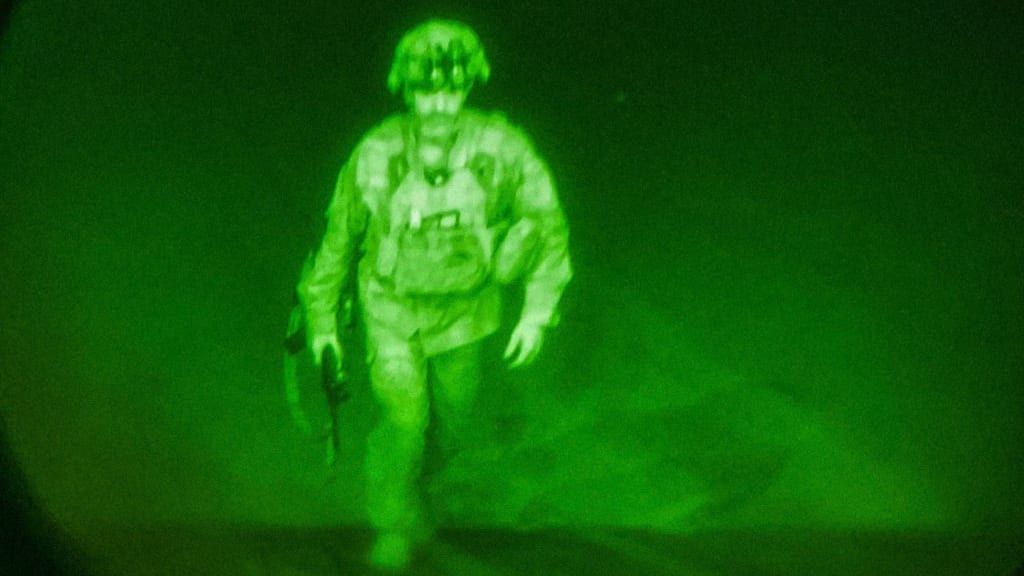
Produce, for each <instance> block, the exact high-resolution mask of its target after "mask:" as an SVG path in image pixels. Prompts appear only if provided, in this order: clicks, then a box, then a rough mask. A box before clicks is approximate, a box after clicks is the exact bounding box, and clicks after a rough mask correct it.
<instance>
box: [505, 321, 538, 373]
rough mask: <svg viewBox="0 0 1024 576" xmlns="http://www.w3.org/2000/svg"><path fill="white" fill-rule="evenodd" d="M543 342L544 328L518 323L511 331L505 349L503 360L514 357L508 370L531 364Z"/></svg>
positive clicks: (529, 323)
mask: <svg viewBox="0 0 1024 576" xmlns="http://www.w3.org/2000/svg"><path fill="white" fill-rule="evenodd" d="M543 342H544V327H543V326H540V325H539V324H535V323H532V322H522V321H520V322H519V324H518V325H516V327H515V329H514V330H513V331H512V337H511V338H509V341H508V346H506V347H505V360H508V359H510V358H512V357H513V356H514V357H515V358H514V359H513V360H512V363H511V364H509V368H519V367H520V366H527V365H529V364H530V363H532V362H533V360H534V359H535V358H536V357H537V353H538V352H540V347H541V344H542V343H543Z"/></svg>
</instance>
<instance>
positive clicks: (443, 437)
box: [365, 326, 481, 533]
mask: <svg viewBox="0 0 1024 576" xmlns="http://www.w3.org/2000/svg"><path fill="white" fill-rule="evenodd" d="M417 336H418V335H417V334H413V336H412V337H411V338H406V337H402V336H400V335H398V334H396V333H394V332H393V331H390V330H388V329H387V328H386V327H381V326H367V360H368V364H369V367H370V383H371V387H372V389H373V394H374V397H375V399H376V401H377V404H378V406H379V407H380V412H381V414H380V419H379V420H378V422H377V424H376V426H375V427H374V429H373V431H372V432H371V433H370V436H369V438H368V440H367V446H366V462H365V464H366V481H367V484H366V504H367V513H368V517H369V520H370V523H371V524H372V525H373V527H374V528H375V529H377V530H378V531H380V532H400V533H401V532H409V531H413V530H416V529H417V527H418V526H420V525H421V523H422V522H423V521H424V513H423V503H422V496H421V490H420V486H419V480H420V477H421V473H422V466H423V455H424V449H425V445H426V433H427V427H428V425H429V424H430V419H431V412H432V410H431V407H433V414H434V415H435V416H436V417H437V421H436V422H435V423H434V425H435V429H436V432H437V440H438V447H439V448H440V451H441V455H442V456H443V457H444V456H450V455H451V454H453V453H454V452H455V451H456V450H457V449H458V447H459V445H460V444H461V443H462V442H463V441H464V440H465V437H466V435H467V432H468V431H469V427H468V425H467V424H468V419H469V416H470V408H471V406H472V404H473V401H474V399H475V397H476V394H477V390H478V388H479V385H480V378H481V375H480V353H481V344H480V341H476V342H472V343H469V344H464V345H462V346H459V347H457V348H454V349H451V350H448V351H445V352H441V353H437V354H433V355H430V356H427V355H426V354H424V352H423V346H422V344H421V343H420V341H419V339H418V337H417Z"/></svg>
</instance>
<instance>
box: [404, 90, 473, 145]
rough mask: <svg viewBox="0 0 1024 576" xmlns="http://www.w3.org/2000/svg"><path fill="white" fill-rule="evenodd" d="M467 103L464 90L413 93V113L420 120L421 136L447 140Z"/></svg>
mask: <svg viewBox="0 0 1024 576" xmlns="http://www.w3.org/2000/svg"><path fill="white" fill-rule="evenodd" d="M465 101H466V92H465V91H463V90H438V91H436V92H425V91H419V90H417V91H416V92H413V95H412V104H413V112H414V113H415V114H416V118H417V119H418V120H419V127H420V135H421V136H423V137H425V138H428V139H435V138H437V139H440V138H447V137H448V136H449V135H450V134H451V132H452V129H453V128H454V127H455V119H456V118H458V116H459V112H460V111H461V110H462V105H463V103H465Z"/></svg>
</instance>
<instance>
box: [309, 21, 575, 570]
mask: <svg viewBox="0 0 1024 576" xmlns="http://www.w3.org/2000/svg"><path fill="white" fill-rule="evenodd" d="M489 75H490V66H489V64H488V62H487V58H486V57H485V55H484V51H483V47H482V46H481V45H480V42H479V39H478V38H477V35H476V34H475V33H474V32H473V31H472V30H471V29H470V28H468V27H467V26H465V25H464V24H461V23H458V22H453V21H444V20H430V21H428V22H425V23H423V24H421V25H419V26H417V27H416V28H414V29H413V30H411V31H410V32H408V33H407V34H406V35H405V36H404V37H403V38H402V40H401V42H400V43H399V45H398V48H397V50H396V53H395V56H394V62H393V64H392V67H391V72H390V74H389V76H388V88H389V89H390V91H391V92H392V93H393V94H401V95H402V97H403V98H404V100H405V103H406V105H407V107H408V112H407V113H405V114H396V115H394V116H391V117H389V118H387V119H386V120H385V121H384V122H382V123H381V124H379V125H378V126H376V127H375V128H373V129H372V130H371V131H370V132H369V133H368V134H367V135H365V137H364V138H363V139H362V140H361V141H360V143H359V144H358V145H357V147H356V149H355V151H354V152H353V153H352V155H351V157H350V158H349V159H348V161H347V162H346V163H345V165H344V167H343V168H342V169H341V173H340V175H339V177H338V180H337V185H336V187H335V191H334V195H333V197H332V199H331V202H330V205H329V207H328V209H327V218H328V224H327V230H326V233H325V234H324V238H323V241H322V243H321V245H320V247H319V250H318V251H317V253H316V257H315V259H314V260H313V264H312V266H311V267H309V268H308V269H307V271H306V272H305V274H304V275H303V278H302V280H301V281H300V283H299V287H298V293H299V297H300V300H301V302H302V305H303V307H304V310H305V314H306V322H307V324H306V328H307V330H306V332H307V337H308V338H309V346H310V348H311V349H312V351H313V353H314V355H315V357H316V358H317V359H318V360H319V358H320V357H321V353H322V352H323V351H324V349H325V348H326V347H332V348H333V349H334V351H335V352H336V353H337V354H338V357H339V358H340V357H341V354H342V352H343V351H342V350H341V345H340V344H339V340H338V335H337V320H336V318H337V311H338V305H339V295H340V292H341V289H342V287H343V286H344V285H345V284H346V282H348V281H349V280H350V279H349V278H347V277H346V276H347V275H348V270H349V266H348V264H349V263H350V262H351V260H352V259H353V258H356V259H358V267H357V270H356V276H357V278H356V284H357V286H358V295H359V298H358V301H359V313H360V315H361V319H362V321H363V324H364V325H365V328H366V341H367V342H366V344H367V346H366V347H367V362H368V366H369V368H370V380H371V387H372V389H373V393H374V396H375V398H376V400H377V402H378V404H379V406H380V407H381V411H382V417H381V420H380V421H379V423H378V424H377V426H376V428H375V429H374V431H373V432H372V433H371V435H370V437H369V439H368V444H367V456H366V474H367V507H368V510H367V512H368V516H369V519H370V521H371V523H372V524H373V526H374V528H375V529H376V530H377V538H376V541H375V543H374V546H373V549H372V551H371V553H370V561H371V563H373V564H374V565H376V566H380V567H386V568H399V569H400V568H402V567H404V566H405V565H407V563H408V562H409V558H410V553H411V549H412V546H413V545H415V544H418V543H422V542H423V541H425V540H426V539H427V538H428V537H429V534H430V527H429V522H428V521H427V520H426V519H425V518H424V514H423V512H422V511H421V505H420V496H419V489H418V486H417V480H418V478H419V475H420V467H421V460H422V454H423V449H424V437H425V436H424V434H425V431H426V428H427V424H428V416H429V414H430V405H431V404H430V403H431V402H433V406H434V410H435V412H436V414H437V416H438V420H439V421H438V422H437V426H438V432H439V440H440V446H441V448H442V454H444V453H445V450H446V449H448V448H450V447H451V445H452V443H453V442H454V441H455V439H456V438H458V437H459V436H460V435H461V432H462V430H463V428H464V426H465V422H466V417H467V410H468V408H469V406H470V405H471V403H472V401H473V399H474V395H475V393H476V390H477V387H478V383H479V381H480V350H481V346H480V343H481V340H482V339H484V338H485V337H487V336H489V335H491V334H493V333H494V332H495V331H497V330H498V328H499V322H500V316H501V309H500V306H501V300H500V298H501V286H502V285H508V284H511V283H513V282H517V281H520V282H522V283H523V288H524V292H523V294H524V298H523V308H522V312H521V314H520V316H519V321H518V323H517V325H516V326H515V328H514V329H513V331H512V336H511V338H510V340H509V342H508V345H507V346H506V348H505V352H504V355H505V359H506V360H508V361H510V366H511V367H512V368H515V367H519V366H524V365H527V364H529V363H530V362H532V361H533V359H534V358H535V357H536V355H537V353H538V351H539V350H540V347H541V344H542V342H543V337H544V331H545V330H546V329H548V328H551V327H553V326H555V325H556V324H557V321H558V313H557V306H558V303H559V300H560V298H561V295H562V292H563V290H564V288H565V286H566V284H567V283H568V282H569V280H570V278H571V276H572V271H571V266H570V261H569V254H568V230H567V227H566V222H565V218H564V216H563V213H562V210H561V208H560V205H559V201H558V198H557V196H556V193H555V187H554V184H553V183H552V179H551V176H550V174H549V172H548V169H547V167H546V166H545V164H544V162H543V161H542V160H541V159H540V158H539V157H538V156H537V154H536V153H535V151H534V150H533V147H532V145H531V143H530V142H529V140H528V139H527V138H526V136H525V135H524V134H523V133H522V132H521V131H520V130H518V129H517V128H515V127H513V126H512V125H510V124H509V123H508V122H507V121H506V120H505V119H504V117H503V116H502V115H500V114H497V113H485V112H482V111H478V110H473V109H469V108H464V106H463V104H464V102H465V99H466V96H467V95H468V94H469V92H470V90H471V88H472V87H473V86H474V85H475V84H476V83H481V84H482V83H484V82H486V81H487V79H488V76H489Z"/></svg>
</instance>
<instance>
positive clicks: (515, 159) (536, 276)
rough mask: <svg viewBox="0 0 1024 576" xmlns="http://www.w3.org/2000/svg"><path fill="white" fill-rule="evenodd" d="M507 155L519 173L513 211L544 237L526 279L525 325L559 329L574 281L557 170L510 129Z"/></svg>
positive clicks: (505, 148) (541, 237)
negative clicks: (560, 310) (565, 295)
mask: <svg viewBox="0 0 1024 576" xmlns="http://www.w3.org/2000/svg"><path fill="white" fill-rule="evenodd" d="M505 144H506V145H505V146H503V148H504V151H505V153H506V154H508V156H507V157H506V158H508V160H509V161H510V162H511V168H512V170H513V173H514V175H515V182H516V183H517V186H516V188H515V196H514V200H513V205H512V208H513V212H514V215H515V217H516V218H525V219H529V220H530V221H531V222H532V223H533V224H534V225H535V226H536V229H537V231H538V234H539V240H538V248H537V254H536V257H535V259H534V261H533V264H532V266H531V267H530V269H529V270H528V271H527V273H526V275H525V277H524V284H525V286H524V288H525V290H524V300H523V311H522V316H521V318H520V322H523V323H530V324H535V325H538V326H543V327H553V326H555V325H557V324H558V322H559V317H560V316H559V313H558V304H559V301H560V300H561V298H562V293H563V291H564V290H565V287H566V285H567V284H568V283H569V281H570V280H571V279H572V275H573V271H572V263H571V261H570V257H569V227H568V224H567V223H566V219H565V214H564V213H563V211H562V206H561V203H560V201H559V198H558V193H557V190H556V188H555V183H554V180H553V179H552V177H551V171H550V170H549V168H548V166H547V164H546V163H545V162H544V160H543V159H542V158H541V157H540V156H539V155H538V154H537V152H536V150H535V149H534V146H533V144H532V142H531V141H530V140H529V138H528V137H527V136H526V135H525V134H524V133H523V132H522V131H520V130H518V129H516V128H513V127H509V130H508V136H507V138H506V142H505Z"/></svg>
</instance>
